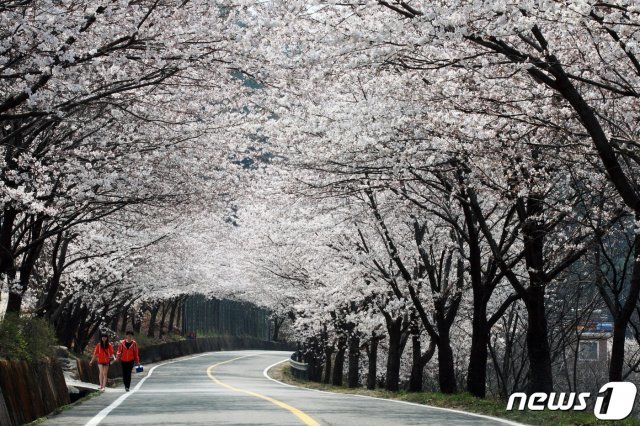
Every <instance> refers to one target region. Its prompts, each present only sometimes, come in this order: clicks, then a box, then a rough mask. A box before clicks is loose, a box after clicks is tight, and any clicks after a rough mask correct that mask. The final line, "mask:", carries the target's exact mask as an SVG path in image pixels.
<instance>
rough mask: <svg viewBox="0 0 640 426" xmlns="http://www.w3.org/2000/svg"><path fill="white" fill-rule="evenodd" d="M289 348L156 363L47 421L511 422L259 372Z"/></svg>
mask: <svg viewBox="0 0 640 426" xmlns="http://www.w3.org/2000/svg"><path fill="white" fill-rule="evenodd" d="M289 355H290V354H289V353H288V352H269V351H267V352H265V351H230V352H212V353H207V354H204V355H198V356H195V357H187V358H179V359H177V360H173V361H170V362H166V363H160V364H158V365H156V366H154V367H153V368H148V371H147V372H145V373H143V374H137V375H136V374H134V379H133V382H132V390H131V391H130V392H128V393H125V392H124V389H123V388H119V389H108V390H107V392H105V393H103V394H102V395H100V396H97V397H95V398H92V399H90V400H88V401H85V402H83V403H81V404H78V405H75V406H74V407H72V408H71V409H69V410H66V411H64V412H63V413H61V414H59V415H56V416H53V417H51V418H49V419H48V420H47V421H45V422H44V423H43V424H45V425H65V426H67V425H96V424H100V425H118V426H122V425H212V424H225V425H248V424H253V425H304V424H307V425H317V424H321V425H367V426H369V425H400V424H412V425H417V424H420V425H429V424H430V425H445V424H446V425H447V426H453V425H471V424H474V425H481V424H482V425H486V424H488V425H490V424H495V425H499V424H509V422H501V421H499V420H497V419H493V418H488V417H481V416H474V415H468V414H465V413H461V412H455V411H448V410H443V409H436V408H430V407H424V406H418V405H413V404H407V403H400V402H392V401H387V400H381V399H375V398H367V397H359V396H349V395H342V394H332V393H326V392H318V391H313V390H307V389H301V388H297V387H293V386H289V385H285V384H282V383H279V382H277V381H274V380H271V379H269V378H268V377H266V376H265V375H264V372H265V369H266V368H267V367H269V366H271V365H273V364H275V363H278V362H279V361H282V360H284V359H286V358H288V356H289Z"/></svg>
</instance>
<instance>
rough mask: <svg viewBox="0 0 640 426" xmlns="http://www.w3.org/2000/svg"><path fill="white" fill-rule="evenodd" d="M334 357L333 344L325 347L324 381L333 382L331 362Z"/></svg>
mask: <svg viewBox="0 0 640 426" xmlns="http://www.w3.org/2000/svg"><path fill="white" fill-rule="evenodd" d="M332 357H333V346H326V347H325V348H324V378H323V380H322V381H323V382H324V383H331V362H332Z"/></svg>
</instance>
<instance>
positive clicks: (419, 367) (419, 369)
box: [409, 333, 425, 392]
mask: <svg viewBox="0 0 640 426" xmlns="http://www.w3.org/2000/svg"><path fill="white" fill-rule="evenodd" d="M411 343H412V345H411V350H412V359H411V362H412V363H411V377H410V378H409V391H410V392H422V382H423V378H424V366H425V364H424V363H423V361H422V344H421V342H420V334H417V333H414V334H413V335H412V336H411Z"/></svg>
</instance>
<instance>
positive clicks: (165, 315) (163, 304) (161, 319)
mask: <svg viewBox="0 0 640 426" xmlns="http://www.w3.org/2000/svg"><path fill="white" fill-rule="evenodd" d="M166 319H167V303H166V302H162V316H161V318H160V332H159V333H158V337H162V336H164V324H165V321H166Z"/></svg>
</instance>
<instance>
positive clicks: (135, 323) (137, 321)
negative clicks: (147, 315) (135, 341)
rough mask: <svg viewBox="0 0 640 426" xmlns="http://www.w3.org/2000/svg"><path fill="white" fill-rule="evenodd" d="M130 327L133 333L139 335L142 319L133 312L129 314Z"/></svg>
mask: <svg viewBox="0 0 640 426" xmlns="http://www.w3.org/2000/svg"><path fill="white" fill-rule="evenodd" d="M131 327H133V332H134V333H136V334H140V330H141V329H142V318H140V317H139V316H138V314H137V313H136V312H135V311H133V312H131Z"/></svg>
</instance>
